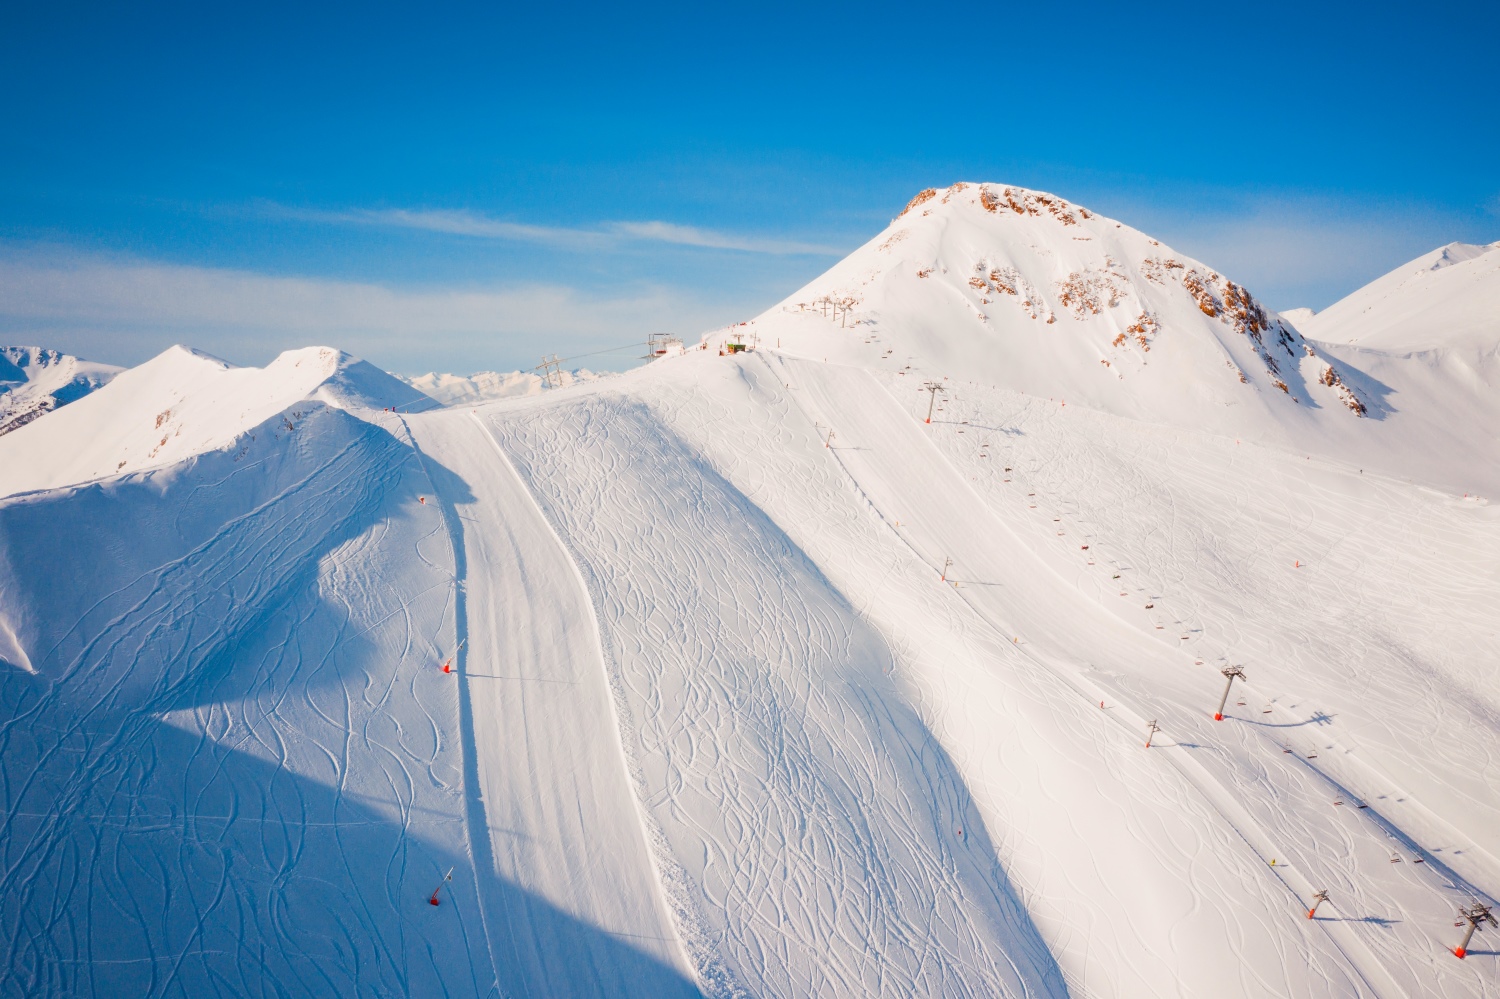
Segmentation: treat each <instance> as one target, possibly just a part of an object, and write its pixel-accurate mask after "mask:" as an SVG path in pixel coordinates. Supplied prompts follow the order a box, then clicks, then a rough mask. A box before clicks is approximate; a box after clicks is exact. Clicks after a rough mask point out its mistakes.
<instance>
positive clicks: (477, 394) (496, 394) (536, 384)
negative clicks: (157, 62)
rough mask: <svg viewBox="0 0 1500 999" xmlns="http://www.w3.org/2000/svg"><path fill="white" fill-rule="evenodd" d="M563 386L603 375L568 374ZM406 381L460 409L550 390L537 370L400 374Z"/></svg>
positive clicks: (588, 372)
mask: <svg viewBox="0 0 1500 999" xmlns="http://www.w3.org/2000/svg"><path fill="white" fill-rule="evenodd" d="M561 374H562V384H563V385H572V384H574V383H575V382H591V381H594V380H595V379H598V378H600V377H601V376H600V375H598V374H596V373H594V372H592V371H587V370H585V369H583V368H579V369H578V370H577V371H564V372H562V373H561ZM396 377H397V378H400V379H401V380H402V381H403V382H405V383H406V384H408V385H410V386H411V387H412V388H414V389H416V390H417V391H419V392H422V393H424V394H425V395H429V396H431V397H432V398H434V399H436V400H437V401H438V402H440V403H442V404H443V405H444V406H460V405H466V404H472V403H476V402H485V401H487V400H490V399H514V398H517V397H519V396H527V395H540V394H541V393H543V392H544V391H546V390H547V387H548V386H547V380H546V379H545V378H543V377H542V376H541V375H539V374H537V373H536V372H534V371H506V372H499V371H479V372H475V373H474V374H472V375H469V376H467V377H465V376H464V375H452V374H438V373H437V372H435V371H429V372H428V373H427V374H425V375H416V376H413V377H410V378H408V377H406V376H405V375H397V376H396Z"/></svg>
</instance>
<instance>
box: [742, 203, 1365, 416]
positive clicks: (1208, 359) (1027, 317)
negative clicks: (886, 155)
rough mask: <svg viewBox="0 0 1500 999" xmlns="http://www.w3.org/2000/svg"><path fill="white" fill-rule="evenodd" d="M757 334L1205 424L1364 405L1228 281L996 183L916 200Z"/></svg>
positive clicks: (1126, 230) (915, 369)
mask: <svg viewBox="0 0 1500 999" xmlns="http://www.w3.org/2000/svg"><path fill="white" fill-rule="evenodd" d="M753 326H754V331H753V332H756V333H758V334H759V336H760V342H761V343H762V344H764V345H767V346H774V345H775V344H776V343H777V342H779V343H780V344H781V346H782V350H783V351H784V352H787V353H797V354H801V355H803V356H808V357H813V358H815V359H818V360H822V359H824V358H827V359H828V360H835V359H836V360H839V361H842V362H845V363H855V364H859V365H861V366H865V367H869V368H873V369H877V370H893V371H904V372H906V373H907V374H908V375H910V376H914V377H917V378H921V377H931V376H933V375H948V374H955V375H957V374H958V373H960V372H961V373H962V376H963V377H967V378H974V379H979V380H982V381H986V382H989V383H992V384H995V385H1000V386H1004V387H1007V388H1013V389H1017V390H1020V391H1024V392H1027V393H1029V394H1032V395H1040V396H1043V397H1052V398H1058V399H1066V400H1068V401H1070V402H1078V403H1083V404H1085V405H1088V406H1091V407H1094V408H1098V409H1103V410H1106V411H1109V412H1113V413H1116V414H1119V415H1124V416H1131V417H1137V418H1147V419H1152V420H1157V421H1166V422H1172V423H1176V424H1179V425H1191V426H1197V427H1206V428H1209V429H1214V430H1218V431H1221V432H1236V433H1239V432H1243V431H1245V430H1246V429H1255V428H1256V427H1259V426H1261V425H1263V424H1264V423H1265V422H1266V421H1265V419H1264V418H1263V416H1264V415H1265V414H1269V415H1270V417H1271V422H1272V423H1273V424H1277V423H1279V424H1287V425H1301V424H1307V423H1308V422H1310V421H1314V420H1316V421H1322V420H1323V419H1325V418H1327V419H1338V420H1342V421H1353V420H1356V419H1357V418H1358V417H1359V416H1361V415H1362V414H1364V413H1365V411H1366V406H1367V401H1366V400H1365V399H1364V398H1363V397H1362V393H1361V392H1360V391H1359V390H1358V389H1357V388H1355V387H1353V386H1351V385H1350V384H1347V383H1346V381H1345V379H1344V377H1343V374H1342V372H1341V371H1340V370H1339V369H1338V368H1337V367H1336V366H1333V365H1330V364H1329V362H1328V361H1327V360H1326V359H1324V358H1322V357H1320V356H1319V355H1318V353H1317V351H1316V350H1315V349H1314V348H1313V346H1312V345H1310V344H1308V343H1307V342H1306V341H1305V340H1304V339H1303V338H1302V336H1301V335H1300V334H1299V333H1298V332H1297V330H1296V328H1295V327H1293V326H1292V325H1291V324H1290V323H1287V322H1284V321H1282V320H1281V318H1280V317H1278V316H1277V315H1276V314H1275V313H1273V312H1271V311H1269V310H1267V309H1266V308H1265V307H1264V306H1262V305H1261V304H1260V303H1259V302H1258V301H1256V299H1255V298H1254V296H1253V295H1251V293H1250V292H1249V291H1248V290H1246V289H1245V288H1244V287H1242V286H1240V285H1239V284H1236V283H1235V282H1234V281H1232V280H1230V279H1229V278H1227V277H1225V276H1224V275H1222V274H1220V273H1218V272H1217V271H1215V270H1214V269H1213V268H1211V267H1209V266H1207V265H1206V264H1202V263H1200V262H1198V261H1196V260H1193V259H1191V258H1189V257H1186V256H1184V255H1182V254H1180V253H1177V252H1176V251H1174V250H1172V249H1171V247H1168V246H1165V245H1163V244H1161V243H1160V242H1158V241H1157V240H1154V239H1152V238H1150V237H1149V236H1147V235H1145V234H1144V233H1141V232H1138V231H1136V230H1135V229H1132V228H1130V227H1129V226H1126V225H1123V224H1121V223H1119V222H1116V221H1114V220H1113V219H1108V218H1105V217H1103V216H1100V215H1097V214H1095V213H1093V212H1091V211H1089V210H1088V209H1086V208H1083V207H1081V206H1078V205H1073V204H1070V203H1069V202H1067V201H1065V200H1063V199H1062V198H1058V197H1056V196H1053V195H1050V194H1045V193H1041V192H1036V191H1028V190H1024V189H1022V188H1017V187H1007V186H1004V185H998V184H964V183H960V184H955V185H953V186H952V187H950V188H947V189H946V190H943V191H937V190H927V191H923V192H921V193H920V194H918V195H917V196H916V197H915V198H913V199H912V201H911V203H910V204H909V205H907V207H906V209H905V210H904V211H903V212H902V213H901V215H900V216H899V217H897V218H896V219H895V220H894V221H892V222H891V224H890V226H889V227H887V229H886V230H885V231H884V232H882V233H881V234H880V235H878V236H876V237H875V238H874V239H872V240H871V241H870V242H869V243H867V244H865V246H863V247H862V248H861V249H859V250H858V251H856V252H855V253H853V254H851V255H850V256H849V257H848V258H846V259H845V260H844V261H842V262H840V263H839V264H838V265H836V266H835V267H833V268H832V269H831V270H829V271H828V272H827V273H826V274H824V275H823V276H821V277H819V278H818V279H817V280H816V281H814V282H812V283H811V284H809V285H808V286H807V287H805V288H803V289H802V290H800V291H799V292H797V293H796V294H795V295H793V296H792V297H790V298H789V299H787V300H786V301H784V302H782V303H781V304H780V305H778V306H777V307H775V308H774V309H772V310H770V311H769V312H767V313H766V314H765V315H763V316H760V317H758V318H757V320H756V321H755V322H754V324H753Z"/></svg>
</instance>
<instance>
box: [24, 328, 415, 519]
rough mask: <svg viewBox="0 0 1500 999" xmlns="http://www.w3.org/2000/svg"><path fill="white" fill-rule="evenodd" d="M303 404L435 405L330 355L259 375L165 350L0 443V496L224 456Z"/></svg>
mask: <svg viewBox="0 0 1500 999" xmlns="http://www.w3.org/2000/svg"><path fill="white" fill-rule="evenodd" d="M304 400H318V401H322V402H325V403H327V404H329V405H332V406H335V407H337V408H340V409H384V408H386V407H388V406H395V407H398V408H400V409H401V410H402V411H403V412H412V411H422V410H426V409H431V408H434V407H436V406H437V403H436V402H435V401H433V400H432V399H430V398H429V397H427V396H425V395H422V394H421V393H420V392H417V391H416V390H414V389H412V388H411V387H410V386H408V385H405V384H403V383H401V382H400V381H398V380H397V379H395V378H393V377H391V376H390V375H388V374H386V373H385V372H384V371H381V370H380V369H379V368H377V367H375V366H374V365H372V364H370V363H368V362H366V361H361V360H359V359H358V358H355V357H352V356H350V355H349V354H346V353H344V352H343V351H340V350H334V349H332V348H330V347H306V348H303V349H300V350H289V351H286V352H285V353H283V354H281V355H280V356H279V357H277V358H276V359H275V360H274V361H272V362H271V363H270V364H268V365H266V366H265V367H264V368H240V367H235V366H234V365H231V364H229V363H228V362H227V361H223V360H220V359H219V358H217V357H213V356H212V355H210V354H206V353H203V352H202V351H198V350H194V349H192V348H190V347H183V346H177V347H171V348H169V349H168V350H166V351H163V352H162V353H161V354H159V355H157V356H156V357H154V358H152V359H151V360H150V361H147V362H146V363H145V364H142V365H140V366H138V367H135V368H131V369H130V370H128V371H124V372H121V373H120V374H119V375H117V376H116V377H115V378H114V379H113V380H112V381H111V382H110V383H109V384H108V385H106V386H104V387H103V388H101V389H99V390H98V391H96V392H93V393H92V394H90V395H88V396H86V397H85V398H83V399H81V400H79V401H78V402H75V403H74V404H72V405H71V406H68V407H66V408H65V409H61V410H59V411H58V412H56V413H54V414H52V417H51V418H49V419H47V420H40V421H36V422H34V423H31V424H29V425H27V426H25V427H22V428H21V429H19V430H17V431H16V432H15V433H12V434H9V435H7V436H6V437H5V438H3V439H0V495H10V494H13V493H18V492H26V491H28V490H33V489H49V488H54V487H57V486H64V485H71V484H74V483H79V482H86V481H91V480H94V479H99V478H103V477H105V476H110V475H118V474H123V473H125V472H133V471H139V470H141V469H145V468H152V467H156V466H161V465H169V464H172V463H174V462H178V461H181V460H183V459H184V458H188V457H191V456H192V455H195V454H201V453H202V452H204V451H209V450H213V449H216V448H226V447H230V446H231V445H233V444H234V442H235V441H237V440H238V439H239V438H240V437H241V435H243V434H245V433H246V432H248V431H249V430H250V429H251V428H253V427H255V426H257V425H259V424H261V423H263V422H264V421H266V420H267V419H269V418H271V417H272V416H274V415H275V414H277V413H281V412H283V411H286V410H288V409H290V408H292V407H294V406H295V405H296V404H297V403H299V402H301V401H304ZM293 419H294V418H293Z"/></svg>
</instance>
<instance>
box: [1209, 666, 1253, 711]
mask: <svg viewBox="0 0 1500 999" xmlns="http://www.w3.org/2000/svg"><path fill="white" fill-rule="evenodd" d="M1219 672H1221V673H1223V674H1224V676H1225V677H1227V678H1228V680H1229V682H1228V683H1226V684H1224V696H1223V697H1221V698H1219V710H1217V711H1215V712H1214V721H1223V720H1224V705H1226V704H1228V703H1229V688H1230V687H1233V686H1234V681H1235V678H1236V677H1238V678H1239V679H1241V680H1243V679H1245V671H1244V670H1242V669H1240V668H1239V667H1238V666H1229V667H1226V668H1225V669H1222V670H1220V671H1219Z"/></svg>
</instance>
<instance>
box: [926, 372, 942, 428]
mask: <svg viewBox="0 0 1500 999" xmlns="http://www.w3.org/2000/svg"><path fill="white" fill-rule="evenodd" d="M922 388H923V390H925V391H926V392H929V393H931V394H930V396H929V397H928V399H927V419H926V420H924V421H923V422H924V423H931V422H932V408H933V407H934V406H936V405H937V396H938V393H939V392H943V393H946V392H947V391H948V390H947V389H946V388H944V387H943V383H942V382H924V383H923V384H922Z"/></svg>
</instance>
